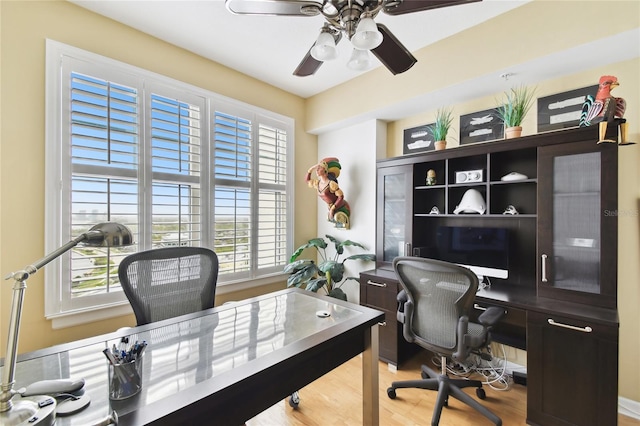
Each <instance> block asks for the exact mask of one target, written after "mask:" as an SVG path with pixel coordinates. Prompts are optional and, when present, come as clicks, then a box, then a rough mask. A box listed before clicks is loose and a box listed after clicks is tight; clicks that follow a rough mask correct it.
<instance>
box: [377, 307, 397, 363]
mask: <svg viewBox="0 0 640 426" xmlns="http://www.w3.org/2000/svg"><path fill="white" fill-rule="evenodd" d="M379 332H380V335H379V339H380V345H379V348H378V350H379V357H380V358H381V359H383V360H385V361H387V362H390V363H392V364H396V365H397V364H398V339H402V334H400V335H398V321H397V320H396V313H395V312H388V311H385V313H384V321H383V322H381V323H380V328H379Z"/></svg>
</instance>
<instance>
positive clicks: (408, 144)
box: [402, 123, 435, 155]
mask: <svg viewBox="0 0 640 426" xmlns="http://www.w3.org/2000/svg"><path fill="white" fill-rule="evenodd" d="M434 124H435V123H431V124H425V125H424V126H418V127H412V128H410V129H405V130H404V138H403V143H402V154H403V155H407V154H414V153H416V152H425V151H433V150H434V146H433V142H434V141H433V132H432V131H431V126H433V125H434Z"/></svg>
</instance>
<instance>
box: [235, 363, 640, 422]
mask: <svg viewBox="0 0 640 426" xmlns="http://www.w3.org/2000/svg"><path fill="white" fill-rule="evenodd" d="M424 358H425V355H424V352H423V353H419V354H418V355H417V356H415V357H414V358H412V359H411V360H409V361H407V362H406V363H405V364H403V365H402V369H401V370H398V371H397V372H395V373H394V372H391V371H389V369H388V368H387V364H386V363H383V362H381V363H380V366H379V370H380V390H379V391H380V425H381V426H411V425H429V424H431V415H432V410H433V406H434V403H435V396H436V392H432V391H424V390H419V389H399V390H398V392H397V398H396V399H395V400H392V399H389V397H387V392H386V389H387V387H388V386H389V385H390V384H391V382H392V381H394V380H412V379H416V378H419V377H420V365H421V364H422V363H424V362H425V359H424ZM361 363H362V359H361V357H360V356H357V357H355V358H353V359H351V360H350V361H348V362H346V363H345V364H343V365H342V366H340V367H338V368H337V369H335V370H333V371H331V372H330V373H328V374H326V375H325V376H323V377H321V378H320V379H318V380H316V381H315V382H313V383H311V384H310V385H308V386H306V387H305V388H303V389H301V390H300V392H299V393H300V405H299V407H298V408H297V409H295V410H294V409H292V408H291V407H290V406H289V403H288V400H284V401H281V402H279V403H278V404H276V405H274V406H273V407H271V408H269V409H268V410H267V411H265V412H263V413H261V414H260V415H258V416H257V417H255V418H253V419H251V420H249V421H248V422H247V423H246V424H247V425H248V426H302V425H304V426H327V425H331V426H341V425H342V426H353V425H360V424H362V383H361V381H362V380H361V378H362V376H361V371H362V370H361ZM484 388H485V390H486V393H487V399H485V400H484V401H483V402H482V403H483V405H485V406H486V407H487V408H489V409H490V410H491V411H493V412H494V413H496V414H497V415H498V416H499V417H501V418H502V423H503V425H505V426H510V425H525V424H526V422H525V418H526V387H524V386H521V385H512V386H511V388H510V389H509V390H507V391H498V390H493V389H491V388H490V387H488V386H484ZM466 391H467V392H468V393H469V394H470V395H472V396H474V397H475V391H474V390H473V389H467V390H466ZM491 424H492V423H491V422H490V421H488V420H487V419H486V418H484V417H483V416H481V415H479V414H478V413H477V412H475V410H473V409H471V408H469V407H467V406H466V405H464V404H462V403H461V402H459V401H457V400H455V399H453V398H451V399H450V400H449V407H447V408H445V409H444V410H443V411H442V417H441V418H440V425H441V426H482V425H491ZM618 425H619V426H640V420H635V419H632V418H630V417H627V416H623V415H620V414H619V415H618Z"/></svg>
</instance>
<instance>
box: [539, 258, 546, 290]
mask: <svg viewBox="0 0 640 426" xmlns="http://www.w3.org/2000/svg"><path fill="white" fill-rule="evenodd" d="M540 257H541V258H542V282H543V283H546V282H547V255H546V254H543V255H542V256H540Z"/></svg>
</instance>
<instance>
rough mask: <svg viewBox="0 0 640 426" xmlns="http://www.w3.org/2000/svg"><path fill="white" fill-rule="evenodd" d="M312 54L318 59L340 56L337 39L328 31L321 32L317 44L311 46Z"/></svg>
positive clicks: (326, 59)
mask: <svg viewBox="0 0 640 426" xmlns="http://www.w3.org/2000/svg"><path fill="white" fill-rule="evenodd" d="M311 56H312V57H313V59H315V60H317V61H322V62H325V61H330V60H332V59H335V58H337V57H338V49H336V41H335V40H334V38H333V36H332V35H331V34H329V33H327V32H321V33H320V35H319V36H318V40H317V41H316V44H315V45H314V46H313V47H312V48H311Z"/></svg>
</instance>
